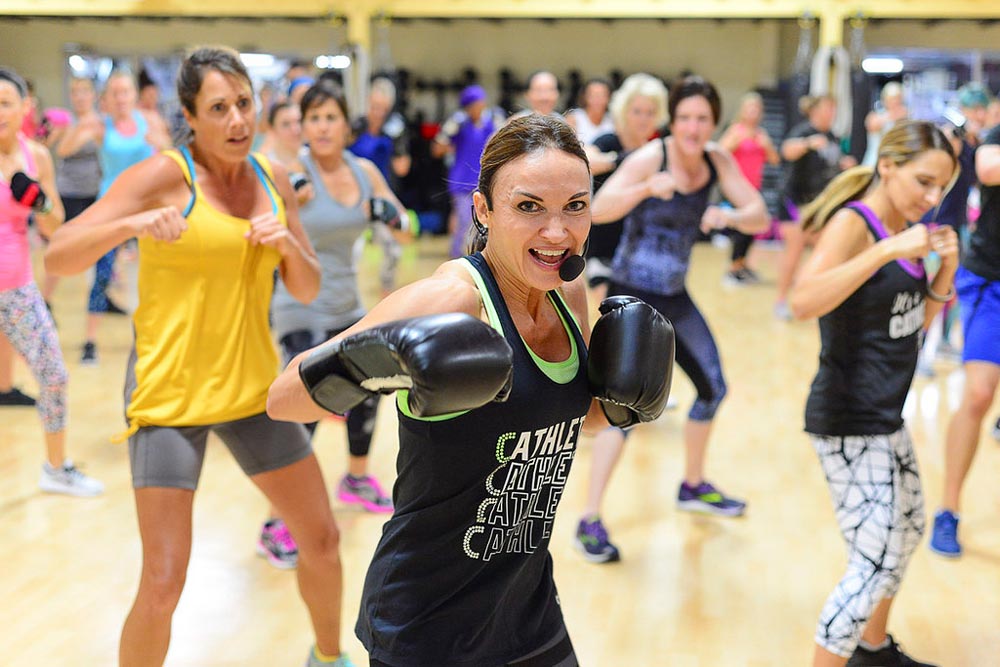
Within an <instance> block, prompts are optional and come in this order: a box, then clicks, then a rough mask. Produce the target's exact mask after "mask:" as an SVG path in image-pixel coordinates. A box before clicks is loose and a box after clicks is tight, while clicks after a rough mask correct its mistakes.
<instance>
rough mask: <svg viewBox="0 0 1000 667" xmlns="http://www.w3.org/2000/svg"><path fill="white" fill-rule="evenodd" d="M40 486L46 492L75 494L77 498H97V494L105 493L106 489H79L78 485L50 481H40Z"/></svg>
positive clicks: (65, 494)
mask: <svg viewBox="0 0 1000 667" xmlns="http://www.w3.org/2000/svg"><path fill="white" fill-rule="evenodd" d="M38 488H39V489H41V490H42V491H44V492H45V493H59V494H62V495H64V496H74V497H76V498H96V497H97V496H99V495H101V494H102V493H104V489H103V488H102V489H95V490H90V489H78V488H76V487H67V486H63V485H62V484H53V483H52V482H48V481H40V482H38Z"/></svg>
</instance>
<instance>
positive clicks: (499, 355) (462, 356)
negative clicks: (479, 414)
mask: <svg viewBox="0 0 1000 667" xmlns="http://www.w3.org/2000/svg"><path fill="white" fill-rule="evenodd" d="M512 363H513V353H512V352H511V349H510V345H508V344H507V341H506V340H505V339H504V337H503V336H501V335H500V334H499V333H498V332H497V331H496V330H495V329H493V328H492V327H490V326H489V325H487V324H485V323H483V322H482V321H480V320H478V319H476V318H474V317H472V316H470V315H466V314H463V313H446V314H441V315H428V316H425V317H414V318H411V319H406V320H398V321H395V322H389V323H386V324H383V325H380V326H377V327H373V328H371V329H367V330H365V331H361V332H358V333H356V334H354V335H353V336H348V337H347V338H344V339H342V340H339V341H334V342H330V343H326V344H324V345H322V346H321V347H319V348H317V349H316V350H315V351H313V353H312V354H310V355H309V356H308V357H306V358H305V359H303V360H302V364H301V365H300V366H299V377H301V378H302V382H303V384H305V386H306V389H308V390H309V395H310V396H311V397H312V399H313V400H314V401H316V404H317V405H319V406H320V407H321V408H323V409H325V410H329V411H330V412H335V413H337V414H340V415H342V414H344V413H346V412H347V411H348V410H350V409H351V408H352V407H354V406H355V405H357V404H358V403H360V402H361V401H363V400H365V399H366V398H368V397H369V396H372V395H374V394H391V393H393V392H395V391H396V390H398V389H409V390H410V395H409V408H410V412H411V413H412V414H414V415H416V416H417V417H433V416H436V415H444V414H449V413H452V412H461V411H463V410H472V409H473V408H478V407H480V406H482V405H485V404H486V403H489V402H490V401H495V400H499V401H503V400H506V398H507V395H508V394H509V393H510V383H511V374H512V372H513V367H512Z"/></svg>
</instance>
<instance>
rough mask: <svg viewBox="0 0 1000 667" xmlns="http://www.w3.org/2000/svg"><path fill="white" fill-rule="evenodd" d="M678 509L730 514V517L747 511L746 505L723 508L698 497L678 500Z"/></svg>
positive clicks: (701, 512) (717, 514)
mask: <svg viewBox="0 0 1000 667" xmlns="http://www.w3.org/2000/svg"><path fill="white" fill-rule="evenodd" d="M677 509H679V510H683V511H685V512H695V513H697V514H712V515H715V516H728V517H736V516H743V515H744V514H745V513H746V511H747V508H746V506H743V507H731V508H722V507H716V506H715V505H710V504H708V503H706V502H702V501H700V500H697V499H694V500H678V501H677Z"/></svg>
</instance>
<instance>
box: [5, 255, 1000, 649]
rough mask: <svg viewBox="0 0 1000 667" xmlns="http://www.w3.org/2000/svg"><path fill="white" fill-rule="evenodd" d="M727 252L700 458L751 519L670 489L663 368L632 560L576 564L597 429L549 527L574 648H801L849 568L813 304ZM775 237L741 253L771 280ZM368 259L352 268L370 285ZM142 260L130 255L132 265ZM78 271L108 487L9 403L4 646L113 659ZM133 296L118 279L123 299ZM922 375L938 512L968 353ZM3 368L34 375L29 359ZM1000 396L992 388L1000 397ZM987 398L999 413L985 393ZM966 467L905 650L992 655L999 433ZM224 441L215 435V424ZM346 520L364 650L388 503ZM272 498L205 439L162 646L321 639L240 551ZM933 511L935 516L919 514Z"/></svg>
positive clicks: (73, 306)
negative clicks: (808, 428) (70, 472)
mask: <svg viewBox="0 0 1000 667" xmlns="http://www.w3.org/2000/svg"><path fill="white" fill-rule="evenodd" d="M445 253H446V243H445V240H444V239H441V238H434V239H421V240H420V241H418V242H417V243H415V244H413V245H411V246H410V247H408V248H407V251H406V258H405V259H404V262H403V265H402V266H401V272H400V280H401V281H408V280H412V279H414V278H416V277H419V276H420V275H423V274H424V273H426V272H427V271H429V270H430V269H432V268H433V267H435V266H436V265H437V264H438V263H440V262H441V261H442V260H443V259H444V258H445ZM726 256H727V255H726V252H725V251H724V250H721V249H718V248H714V247H712V246H710V245H707V244H703V245H701V246H699V247H697V248H696V249H695V256H694V259H693V262H692V274H691V276H690V280H689V287H690V289H691V291H692V294H693V296H694V298H695V300H696V301H697V302H698V303H699V305H700V306H701V307H702V309H703V310H704V312H705V315H706V317H707V319H708V321H709V323H710V324H711V326H712V328H713V331H714V333H715V335H716V336H717V338H718V342H719V346H720V348H721V352H722V356H723V364H724V368H725V370H726V375H727V379H728V382H729V388H730V390H729V396H728V398H727V400H726V402H725V403H724V405H723V407H722V409H721V410H720V412H719V416H718V419H717V423H716V426H715V432H714V434H713V437H712V444H711V447H710V450H709V468H708V474H709V477H710V479H712V480H713V481H714V482H716V483H717V484H718V485H720V486H721V487H722V488H723V489H725V490H726V491H728V492H730V493H732V494H734V495H738V496H742V497H746V498H747V499H748V500H749V502H750V508H749V513H748V515H747V516H746V517H745V518H743V519H737V520H732V519H717V518H708V517H703V516H695V515H690V514H685V513H681V512H678V511H677V510H676V509H675V508H674V498H675V496H676V491H677V485H678V483H679V480H680V474H681V469H682V454H683V447H682V441H681V429H682V425H683V421H684V415H685V414H686V411H687V408H688V407H689V406H690V402H691V400H692V397H693V389H692V387H691V385H690V383H689V382H688V381H687V379H686V378H685V377H684V375H683V373H680V372H678V373H677V374H675V380H674V395H675V396H677V397H678V398H679V399H680V405H681V407H680V408H679V409H677V410H674V411H671V412H668V413H666V414H665V415H664V416H663V417H662V418H661V419H660V420H659V421H657V422H656V423H654V424H651V425H646V426H643V427H639V428H637V429H636V430H635V432H634V434H633V436H632V437H631V439H630V440H629V446H628V448H627V450H626V452H625V455H624V457H623V459H622V462H621V464H620V468H619V470H618V472H617V475H616V476H615V477H614V479H613V481H612V485H611V488H610V490H609V494H608V498H607V503H606V507H605V515H604V518H605V522H606V524H607V525H608V527H609V529H610V531H611V535H612V538H613V540H614V541H615V542H616V543H617V545H618V546H619V547H620V548H621V551H622V555H623V560H622V561H621V562H620V563H616V564H610V565H593V564H590V563H586V562H584V561H583V560H582V559H581V558H580V557H579V555H578V554H577V553H575V551H574V550H573V548H572V546H571V536H572V534H573V532H574V530H575V524H576V520H577V518H578V513H579V510H580V508H581V507H582V505H583V503H584V494H585V490H586V482H587V476H588V474H589V468H590V465H589V464H590V444H589V441H588V440H586V439H585V440H584V441H583V443H582V445H581V447H580V450H579V453H578V456H577V459H576V464H575V466H574V472H573V474H572V475H571V477H570V480H569V484H568V486H567V489H566V494H565V496H564V498H563V501H562V505H561V508H560V512H559V518H558V520H557V522H556V529H555V533H554V537H553V541H552V545H551V550H552V554H553V558H554V560H555V575H556V579H557V582H558V584H559V590H560V595H561V599H562V605H563V610H564V613H565V616H566V621H567V624H568V626H569V629H570V634H571V636H572V638H573V641H574V644H575V646H576V649H577V653H578V655H579V657H580V659H581V662H582V664H583V665H585V666H586V667H594V666H597V665H604V666H608V667H618V666H624V665H636V666H643V667H645V666H656V667H659V666H670V667H790V666H799V665H807V664H809V663H810V659H811V655H812V636H813V629H814V624H815V622H816V617H817V615H818V613H819V610H820V607H821V606H822V604H823V601H824V599H825V597H826V595H827V594H828V592H829V591H830V589H831V588H832V587H833V585H834V584H835V582H836V581H837V580H838V579H839V577H840V575H841V571H842V568H843V566H844V561H845V556H844V546H843V544H842V540H841V537H840V533H839V531H838V529H837V526H836V523H835V521H834V517H833V512H832V508H831V504H830V501H829V498H828V495H827V489H826V484H825V482H824V480H823V477H822V473H821V471H820V467H819V465H818V462H817V460H816V457H815V454H814V453H813V451H812V448H811V447H810V445H809V442H808V440H807V438H806V436H805V435H804V434H803V433H802V411H803V405H804V401H805V396H806V392H807V389H808V384H809V382H810V380H811V378H812V375H813V373H814V371H815V368H816V354H817V349H818V334H817V331H816V325H815V323H814V322H809V323H785V322H777V321H775V320H774V319H773V318H772V316H771V305H772V299H773V287H772V286H771V285H769V284H765V285H762V286H756V287H748V288H741V289H734V288H724V287H722V286H721V285H720V277H721V275H722V273H723V271H724V268H725V258H726ZM777 257H778V253H777V251H775V250H773V249H769V248H764V247H758V248H757V249H756V250H755V261H756V263H757V266H758V267H759V270H760V272H761V273H762V274H763V275H764V276H765V278H768V279H769V281H768V282H771V283H773V277H774V274H775V266H776V260H777ZM376 263H377V260H376V259H375V257H374V256H373V255H372V253H368V254H367V255H366V257H365V262H364V267H363V272H364V285H365V291H366V294H367V295H368V296H370V297H372V298H374V294H375V288H374V280H373V278H374V275H375V266H376ZM132 270H134V267H130V266H129V265H125V266H124V267H123V268H122V273H123V274H124V275H125V277H126V280H125V282H126V283H127V282H128V281H129V280H130V279H131V278H130V277H129V275H128V274H129V273H131V272H132ZM88 287H89V277H88V276H86V275H84V276H79V277H75V278H72V279H67V280H64V281H63V282H62V283H61V284H60V286H59V288H58V290H57V292H56V296H55V298H54V302H55V303H54V308H55V315H56V318H57V320H58V322H59V326H60V329H59V331H60V335H61V337H62V344H63V350H64V351H65V353H66V358H67V363H68V366H69V370H70V375H71V382H70V393H69V402H70V428H69V439H68V443H69V452H70V455H71V456H72V457H73V458H74V459H76V460H77V461H79V462H81V463H82V467H83V469H84V470H85V471H86V472H87V473H89V474H92V475H94V476H96V477H98V478H100V479H101V480H103V481H104V482H105V483H106V485H107V492H106V493H105V495H104V496H103V497H100V498H97V499H75V498H66V497H59V496H51V495H45V494H42V493H40V492H39V491H38V489H37V486H36V485H37V478H38V469H39V466H40V464H41V460H42V451H43V448H42V444H41V442H42V440H41V431H40V426H39V423H38V419H37V416H36V414H35V412H34V411H33V410H31V409H12V408H2V409H0V479H3V485H2V486H0V544H2V545H3V547H4V548H3V551H2V558H3V561H2V570H3V575H2V576H0V599H2V600H6V601H7V602H6V603H4V604H3V605H2V606H0V664H2V665H6V666H7V667H40V666H42V665H46V666H48V665H59V666H62V665H66V666H69V665H81V666H87V667H90V666H106V665H113V664H116V660H117V658H116V654H117V643H118V635H119V631H120V628H121V624H122V621H123V619H124V617H125V614H126V612H127V610H128V607H129V605H130V603H131V600H132V596H133V594H134V591H135V587H136V585H137V581H138V575H139V568H140V561H141V552H140V545H139V537H138V530H137V527H136V521H135V510H134V507H133V502H132V493H131V487H130V480H129V468H128V453H127V449H126V448H125V447H124V446H121V445H113V444H110V443H109V438H110V437H111V436H112V435H113V434H115V433H118V432H120V431H121V430H122V428H123V425H122V419H121V411H122V407H121V386H122V376H123V369H124V366H125V359H126V355H127V353H128V351H129V346H130V340H131V329H130V325H129V323H128V320H127V319H126V318H121V317H119V318H110V317H109V318H105V322H104V324H103V327H102V331H101V334H100V339H99V352H100V355H101V362H100V365H99V366H97V367H80V366H79V363H78V361H79V353H80V345H81V344H82V338H83V316H84V308H85V294H86V290H87V288H88ZM119 298H120V299H122V300H124V301H125V302H126V303H128V302H129V295H128V294H127V293H123V294H121V295H120V297H119ZM936 370H937V375H936V377H934V378H932V379H927V378H919V377H918V378H917V380H916V381H915V384H914V390H913V392H912V393H911V396H910V400H909V401H908V403H907V407H906V416H907V418H908V421H909V427H910V429H911V431H912V433H913V436H914V441H915V444H916V448H917V455H918V457H919V460H920V465H921V471H922V476H923V480H924V489H925V494H926V502H927V510H928V522H930V516H931V514H932V512H933V510H934V508H935V507H936V504H937V502H938V501H939V498H940V486H941V476H942V468H943V461H942V447H943V433H944V430H945V428H946V426H947V421H948V415H949V414H950V411H951V410H953V409H954V407H955V405H956V404H957V401H958V396H959V392H960V389H961V385H962V374H961V371H960V368H959V367H958V366H957V365H956V364H954V363H948V362H944V361H939V362H938V363H937V365H936ZM15 376H16V378H17V384H19V385H20V386H21V387H22V388H24V389H25V390H27V391H28V392H29V393H31V394H33V395H34V394H35V393H36V391H37V388H36V386H35V384H34V382H33V381H32V380H31V379H30V377H29V376H28V373H27V370H26V368H25V367H24V365H23V364H22V363H20V362H18V364H17V365H16V368H15ZM997 407H1000V406H997ZM390 408H391V405H390V404H389V403H383V409H382V410H381V411H380V415H379V422H378V427H377V432H376V439H375V443H374V445H373V452H372V470H373V472H374V473H375V474H377V475H378V477H379V478H380V479H381V480H382V481H383V482H384V483H386V484H387V485H388V484H390V483H391V482H392V480H393V474H394V473H393V471H394V442H395V427H394V423H395V414H394V411H393V410H391V409H390ZM992 414H993V415H994V416H995V415H996V410H994V411H993V413H992ZM984 426H985V427H986V430H984V435H983V438H982V440H981V445H980V451H979V454H978V457H977V459H976V462H975V464H974V466H973V469H972V473H971V476H970V479H969V481H968V484H967V487H966V490H965V495H964V501H965V508H964V512H963V520H962V534H961V536H962V538H963V543H964V546H965V548H966V555H964V556H963V557H962V559H961V560H959V561H956V562H951V561H946V560H944V559H942V558H940V557H937V556H935V555H933V554H931V553H930V552H929V551H928V550H927V548H926V538H925V540H924V544H922V545H921V547H920V548H919V550H918V551H917V553H916V555H915V556H914V558H913V561H912V563H911V566H910V570H909V573H908V576H907V578H906V580H905V582H904V585H903V589H902V591H901V592H900V595H899V597H898V600H897V603H896V605H895V610H894V613H893V616H892V619H891V622H890V631H891V632H893V633H894V634H895V636H896V637H897V639H898V640H900V641H901V642H902V643H903V645H904V647H905V648H906V650H907V651H908V652H910V653H911V654H913V655H915V656H917V657H919V658H922V659H925V660H929V661H934V662H936V663H939V664H940V665H942V666H943V667H992V666H997V665H1000V520H998V514H1000V512H998V510H1000V490H998V488H1000V487H998V484H997V482H996V480H997V479H1000V443H997V442H995V441H994V440H993V439H992V438H990V437H989V435H988V432H987V431H988V427H989V424H985V425H984ZM344 435H345V434H344V428H343V426H342V425H341V424H340V423H338V422H335V421H328V422H324V423H323V424H322V425H321V427H320V429H319V431H318V434H317V438H316V441H315V444H316V450H317V453H318V455H319V458H320V462H321V464H322V466H323V468H324V474H325V476H326V480H327V485H328V486H329V487H330V488H331V491H332V490H333V489H334V487H335V485H336V482H337V480H338V479H339V476H340V475H342V474H343V472H344V470H345V463H346V449H347V448H346V444H345V437H344ZM216 444H218V443H216ZM334 507H335V511H336V516H337V520H338V522H339V524H340V528H341V531H342V533H343V540H342V553H343V561H344V575H345V576H344V580H345V591H344V626H343V636H344V647H345V649H346V650H347V651H348V652H349V653H350V654H351V655H352V657H353V658H354V661H355V663H356V664H358V665H359V666H363V665H366V664H367V661H366V659H365V653H364V651H363V649H362V648H361V646H360V644H359V643H358V641H357V640H356V639H355V638H354V632H353V627H354V622H355V619H356V614H357V609H358V601H359V596H360V589H361V584H362V580H363V577H364V572H365V568H366V567H367V565H368V561H369V558H370V556H371V553H372V550H373V548H374V546H375V544H376V541H377V540H378V537H379V534H380V531H381V526H382V523H383V521H384V518H383V517H382V516H377V515H371V514H365V513H364V512H362V511H358V510H354V509H350V508H346V507H343V506H341V505H340V504H339V503H338V502H337V501H336V500H334ZM265 511H266V503H265V501H264V499H263V498H262V497H261V496H260V495H259V494H258V493H257V491H256V490H255V489H254V488H253V487H252V485H251V484H250V483H249V482H248V481H247V480H246V479H245V478H244V477H243V476H242V473H241V472H240V471H239V468H238V467H237V466H236V464H235V463H234V462H233V461H232V459H231V458H230V457H229V454H228V452H227V451H226V450H225V448H224V447H221V446H212V447H210V448H209V454H208V460H207V461H206V465H205V469H204V472H203V475H202V478H201V486H200V489H199V493H198V496H197V501H196V504H195V536H194V552H193V555H192V559H191V565H190V569H189V573H188V580H187V588H186V590H185V592H184V595H183V597H182V599H181V602H180V606H179V608H178V610H177V613H176V615H175V617H174V624H173V641H172V645H171V649H170V653H169V656H168V658H167V664H168V665H170V666H171V667H236V666H240V667H244V666H245V667H265V666H272V665H273V666H278V665H281V666H289V667H291V666H296V667H297V666H299V665H301V664H302V663H303V661H304V659H305V656H306V652H307V650H308V648H309V646H310V643H311V633H310V630H309V625H308V622H307V618H306V613H305V609H304V607H303V605H302V604H301V602H300V600H299V598H298V595H297V593H296V589H295V577H294V574H293V573H292V572H288V571H279V570H276V569H274V568H272V567H271V566H270V565H268V564H267V563H266V562H265V561H264V560H262V559H261V558H258V557H256V556H255V555H254V543H255V540H256V538H257V531H258V529H259V526H260V522H261V520H262V519H263V518H264V513H265ZM928 529H929V526H928Z"/></svg>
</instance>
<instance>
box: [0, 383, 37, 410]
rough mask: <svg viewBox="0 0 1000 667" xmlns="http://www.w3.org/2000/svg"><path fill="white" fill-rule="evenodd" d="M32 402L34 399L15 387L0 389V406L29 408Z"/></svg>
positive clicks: (33, 402)
mask: <svg viewBox="0 0 1000 667" xmlns="http://www.w3.org/2000/svg"><path fill="white" fill-rule="evenodd" d="M34 404H35V399H33V398H32V397H31V396H28V395H27V394H22V393H21V390H20V389H18V388H17V387H12V388H11V390H10V391H0V407H11V408H30V407H31V406H33V405H34Z"/></svg>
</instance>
